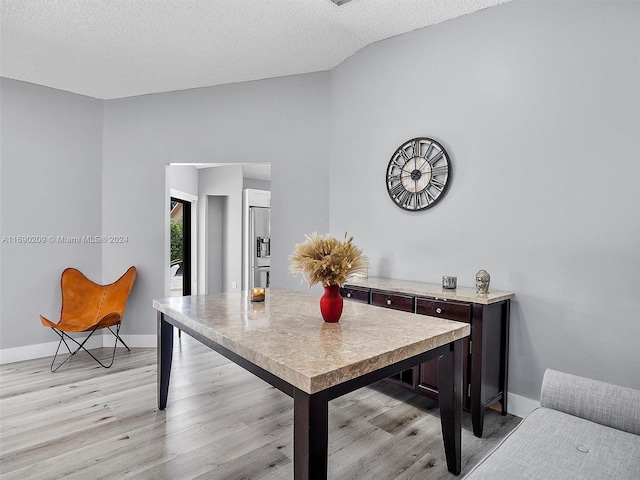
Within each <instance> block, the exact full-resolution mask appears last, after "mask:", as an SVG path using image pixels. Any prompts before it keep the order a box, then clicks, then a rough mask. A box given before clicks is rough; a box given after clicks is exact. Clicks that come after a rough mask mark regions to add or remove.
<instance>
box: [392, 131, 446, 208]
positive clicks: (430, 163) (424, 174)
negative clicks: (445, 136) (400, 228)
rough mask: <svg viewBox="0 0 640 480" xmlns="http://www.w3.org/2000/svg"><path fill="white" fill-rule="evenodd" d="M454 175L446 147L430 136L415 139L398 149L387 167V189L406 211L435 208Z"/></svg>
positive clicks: (396, 202) (395, 201) (397, 203)
mask: <svg viewBox="0 0 640 480" xmlns="http://www.w3.org/2000/svg"><path fill="white" fill-rule="evenodd" d="M450 176H451V160H450V159H449V155H447V152H446V150H445V149H444V148H443V147H442V145H440V144H439V143H438V142H436V141H435V140H433V139H431V138H424V137H420V138H414V139H412V140H409V141H407V142H405V143H403V144H402V145H400V147H398V149H397V150H396V151H395V153H394V154H393V156H392V157H391V160H390V161H389V166H388V167H387V191H388V192H389V196H390V197H391V199H392V200H393V202H394V203H395V204H396V205H397V206H399V207H400V208H402V209H404V210H410V211H418V210H425V209H427V208H431V207H433V206H434V205H435V204H436V203H438V201H439V200H440V199H441V198H442V197H443V196H444V194H445V192H446V191H447V187H448V185H449V178H450Z"/></svg>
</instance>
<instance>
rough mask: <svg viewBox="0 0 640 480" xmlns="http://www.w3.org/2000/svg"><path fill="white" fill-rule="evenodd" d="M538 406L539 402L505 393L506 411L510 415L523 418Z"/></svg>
mask: <svg viewBox="0 0 640 480" xmlns="http://www.w3.org/2000/svg"><path fill="white" fill-rule="evenodd" d="M539 406H540V400H533V399H532V398H527V397H523V396H521V395H516V394H515V393H508V392H507V411H508V412H509V413H510V414H511V415H515V416H516V417H521V418H524V417H526V416H527V415H529V414H530V413H531V412H533V411H534V410H535V409H536V408H538V407H539Z"/></svg>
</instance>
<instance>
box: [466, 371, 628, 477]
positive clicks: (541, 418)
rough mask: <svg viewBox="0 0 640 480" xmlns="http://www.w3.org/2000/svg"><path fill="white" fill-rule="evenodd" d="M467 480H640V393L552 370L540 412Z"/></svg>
mask: <svg viewBox="0 0 640 480" xmlns="http://www.w3.org/2000/svg"><path fill="white" fill-rule="evenodd" d="M463 448H464V447H463ZM464 479H465V480H480V479H491V480H521V479H522V480H528V479H532V480H534V479H535V480H545V479H562V480H573V479H575V480H586V479H598V480H601V479H603V480H604V479H615V480H623V479H629V480H639V479H640V391H638V390H633V389H631V388H625V387H619V386H616V385H611V384H608V383H603V382H598V381H596V380H589V379H586V378H582V377H577V376H575V375H569V374H567V373H561V372H557V371H554V370H547V371H546V372H545V374H544V380H543V382H542V391H541V394H540V408H537V409H536V410H534V411H533V412H531V414H529V415H528V416H527V417H526V418H525V419H524V420H523V421H522V422H520V424H519V425H518V426H517V427H516V428H515V429H514V430H513V431H512V432H511V433H510V434H509V435H508V436H507V437H506V438H505V439H504V440H503V441H502V442H501V443H500V444H499V445H498V446H497V447H496V448H495V449H494V450H493V451H492V452H491V453H490V454H489V455H487V456H486V457H485V458H484V459H483V460H482V461H481V462H480V463H479V464H478V465H476V466H475V467H474V468H473V469H472V470H471V471H470V472H469V474H468V475H467V476H465V477H464Z"/></svg>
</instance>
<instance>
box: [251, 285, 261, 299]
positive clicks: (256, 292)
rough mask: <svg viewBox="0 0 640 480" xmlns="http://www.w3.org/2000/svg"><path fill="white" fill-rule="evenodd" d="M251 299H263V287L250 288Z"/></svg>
mask: <svg viewBox="0 0 640 480" xmlns="http://www.w3.org/2000/svg"><path fill="white" fill-rule="evenodd" d="M251 301H252V302H263V301H264V288H262V287H256V288H252V289H251Z"/></svg>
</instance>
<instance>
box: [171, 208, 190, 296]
mask: <svg viewBox="0 0 640 480" xmlns="http://www.w3.org/2000/svg"><path fill="white" fill-rule="evenodd" d="M169 211H170V212H171V213H170V215H169V232H170V257H169V277H170V285H171V287H170V288H171V290H170V291H171V296H172V297H182V296H186V295H191V202H189V201H187V200H182V199H180V198H176V197H171V205H170V209H169Z"/></svg>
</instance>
